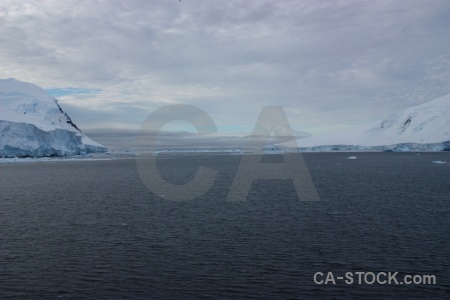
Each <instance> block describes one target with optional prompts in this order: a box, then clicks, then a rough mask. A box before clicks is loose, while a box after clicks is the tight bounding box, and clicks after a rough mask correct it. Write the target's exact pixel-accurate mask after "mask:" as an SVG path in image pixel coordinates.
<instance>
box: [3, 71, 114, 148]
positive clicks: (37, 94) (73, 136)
mask: <svg viewBox="0 0 450 300" xmlns="http://www.w3.org/2000/svg"><path fill="white" fill-rule="evenodd" d="M106 150H107V149H106V147H104V146H103V145H101V144H99V143H96V142H94V141H93V140H91V139H90V138H89V137H87V136H86V135H85V134H84V133H83V132H81V130H80V129H79V128H78V127H77V126H76V125H75V123H74V122H72V120H71V119H70V117H69V116H68V115H67V113H65V112H64V110H63V109H62V108H61V106H60V105H59V104H58V100H56V99H55V98H53V97H51V96H50V95H48V94H47V93H46V92H45V91H44V90H43V89H41V88H40V87H38V86H36V85H34V84H31V83H27V82H21V81H18V80H15V79H13V78H9V79H0V157H48V156H66V155H85V154H89V153H98V152H106Z"/></svg>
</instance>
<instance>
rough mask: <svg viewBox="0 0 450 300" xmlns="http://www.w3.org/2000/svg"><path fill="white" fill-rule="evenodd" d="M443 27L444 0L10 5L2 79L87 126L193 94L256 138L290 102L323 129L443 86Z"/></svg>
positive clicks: (446, 86) (446, 17)
mask: <svg viewBox="0 0 450 300" xmlns="http://www.w3.org/2000/svg"><path fill="white" fill-rule="evenodd" d="M449 28H450V1H448V0H419V1H416V0H408V1H403V0H395V1H318V0H314V1H312V0H311V1H228V0H227V1H225V0H221V1H211V0H208V1H199V0H195V1H194V0H182V1H178V0H165V1H162V0H160V1H148V0H142V1H136V0H131V1H94V0H88V1H79V0H77V1H68V0H64V1H60V0H59V1H56V0H55V1H8V0H2V1H1V2H0V77H1V78H9V77H13V78H16V79H18V80H22V81H28V82H32V83H35V84H37V85H39V86H41V87H43V88H46V89H48V90H49V91H50V92H51V93H53V94H54V95H55V96H56V97H57V98H58V99H59V101H60V104H61V106H62V107H63V108H64V109H65V110H66V111H67V112H68V113H69V115H70V116H71V117H72V119H73V120H74V121H75V122H76V123H77V124H78V125H79V127H81V128H82V129H93V128H107V129H109V130H110V129H127V128H128V129H137V128H139V127H140V126H141V124H142V123H143V122H144V120H145V118H146V117H147V116H148V115H149V114H150V113H151V112H153V111H154V110H155V109H157V108H159V107H161V106H164V105H166V104H170V103H185V104H192V105H196V106H198V107H199V108H201V109H203V110H205V111H206V112H207V113H208V114H210V115H211V117H212V118H213V119H214V121H215V122H216V124H217V127H218V130H219V132H223V133H224V134H234V133H249V132H251V130H252V128H253V126H254V125H255V122H256V119H257V116H258V114H259V112H260V109H261V107H262V106H263V105H282V106H283V107H284V109H285V111H286V114H287V116H288V118H289V121H290V122H291V125H292V126H293V127H294V129H295V130H299V131H304V132H310V133H313V134H320V133H322V132H327V131H333V130H337V129H340V128H345V127H346V126H350V125H354V124H360V123H367V122H370V121H373V120H376V119H378V118H381V117H384V116H385V115H386V114H388V113H389V112H391V111H395V110H400V109H404V108H406V107H409V106H412V105H417V104H421V103H424V102H426V101H429V100H432V99H434V98H437V97H439V96H442V95H445V94H448V93H449V92H450V81H449V78H450V50H449V38H448V36H449ZM188 127H189V126H188ZM188 127H187V128H186V130H189V128H188Z"/></svg>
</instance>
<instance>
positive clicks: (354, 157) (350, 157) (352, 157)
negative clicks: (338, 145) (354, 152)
mask: <svg viewBox="0 0 450 300" xmlns="http://www.w3.org/2000/svg"><path fill="white" fill-rule="evenodd" d="M347 159H358V158H357V157H356V156H349V157H347Z"/></svg>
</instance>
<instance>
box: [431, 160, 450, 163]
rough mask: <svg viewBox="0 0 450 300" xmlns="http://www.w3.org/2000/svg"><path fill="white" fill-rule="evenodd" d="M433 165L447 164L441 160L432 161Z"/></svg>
mask: <svg viewBox="0 0 450 300" xmlns="http://www.w3.org/2000/svg"><path fill="white" fill-rule="evenodd" d="M433 163H435V164H446V163H447V162H446V161H443V160H433Z"/></svg>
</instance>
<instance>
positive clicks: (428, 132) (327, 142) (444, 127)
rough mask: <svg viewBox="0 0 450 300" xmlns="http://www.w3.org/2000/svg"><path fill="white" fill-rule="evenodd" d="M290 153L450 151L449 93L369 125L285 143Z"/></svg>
mask: <svg viewBox="0 0 450 300" xmlns="http://www.w3.org/2000/svg"><path fill="white" fill-rule="evenodd" d="M279 146H281V148H280V149H283V147H284V149H289V150H288V151H303V152H320V151H348V152H352V151H356V152H358V151H393V152H407V151H450V94H448V95H445V96H443V97H440V98H437V99H434V100H432V101H429V102H426V103H424V104H421V105H417V106H413V107H410V108H408V109H405V110H403V111H400V112H396V113H393V114H391V115H389V116H387V117H386V118H384V119H381V120H379V121H376V122H373V123H371V124H368V125H360V126H354V127H352V128H350V129H348V130H345V131H341V132H337V133H334V134H329V135H324V136H312V137H307V138H302V139H298V140H296V141H293V142H287V143H282V144H280V145H279Z"/></svg>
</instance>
